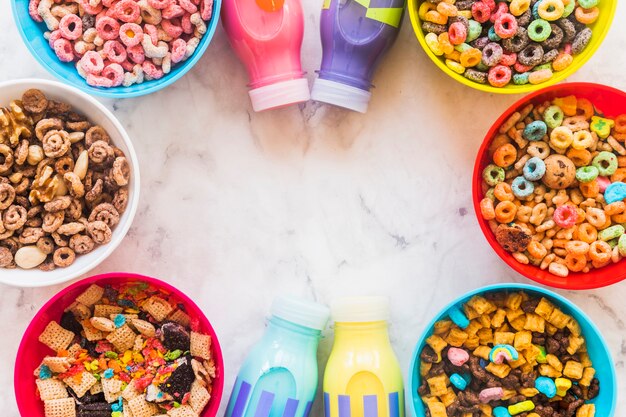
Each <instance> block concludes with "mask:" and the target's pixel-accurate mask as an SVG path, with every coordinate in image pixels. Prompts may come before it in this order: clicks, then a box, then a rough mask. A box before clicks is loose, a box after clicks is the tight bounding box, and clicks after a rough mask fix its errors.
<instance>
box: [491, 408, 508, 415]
mask: <svg viewBox="0 0 626 417" xmlns="http://www.w3.org/2000/svg"><path fill="white" fill-rule="evenodd" d="M493 417H511V413H509V410H507V409H506V407H496V408H494V409H493Z"/></svg>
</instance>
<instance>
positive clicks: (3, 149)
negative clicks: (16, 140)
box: [0, 144, 15, 174]
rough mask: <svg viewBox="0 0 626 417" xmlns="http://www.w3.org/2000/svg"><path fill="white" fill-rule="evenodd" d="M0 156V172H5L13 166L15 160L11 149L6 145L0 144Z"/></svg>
mask: <svg viewBox="0 0 626 417" xmlns="http://www.w3.org/2000/svg"><path fill="white" fill-rule="evenodd" d="M0 156H1V157H2V158H0V159H4V161H3V162H2V164H0V174H5V173H7V172H9V171H10V170H11V168H12V167H13V163H14V161H15V159H14V157H13V151H12V150H11V148H10V147H8V146H7V145H4V144H0Z"/></svg>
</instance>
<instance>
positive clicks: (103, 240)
mask: <svg viewBox="0 0 626 417" xmlns="http://www.w3.org/2000/svg"><path fill="white" fill-rule="evenodd" d="M87 234H89V236H91V238H92V239H93V241H94V242H95V243H96V244H98V245H105V244H107V243H109V242H110V241H111V236H112V233H111V229H110V228H109V226H107V224H106V223H105V222H102V221H95V222H90V223H88V224H87Z"/></svg>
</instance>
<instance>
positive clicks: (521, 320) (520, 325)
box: [510, 314, 526, 332]
mask: <svg viewBox="0 0 626 417" xmlns="http://www.w3.org/2000/svg"><path fill="white" fill-rule="evenodd" d="M510 324H511V327H512V328H513V329H515V330H516V331H518V332H521V331H522V330H524V326H525V325H526V315H525V314H522V315H521V316H519V317H518V318H516V319H515V320H513V321H512V322H511V323H510Z"/></svg>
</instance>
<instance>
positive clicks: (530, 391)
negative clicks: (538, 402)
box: [519, 388, 539, 398]
mask: <svg viewBox="0 0 626 417" xmlns="http://www.w3.org/2000/svg"><path fill="white" fill-rule="evenodd" d="M519 393H520V394H521V395H523V396H524V397H527V398H532V397H534V396H535V395H537V394H539V391H537V388H520V390H519Z"/></svg>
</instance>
